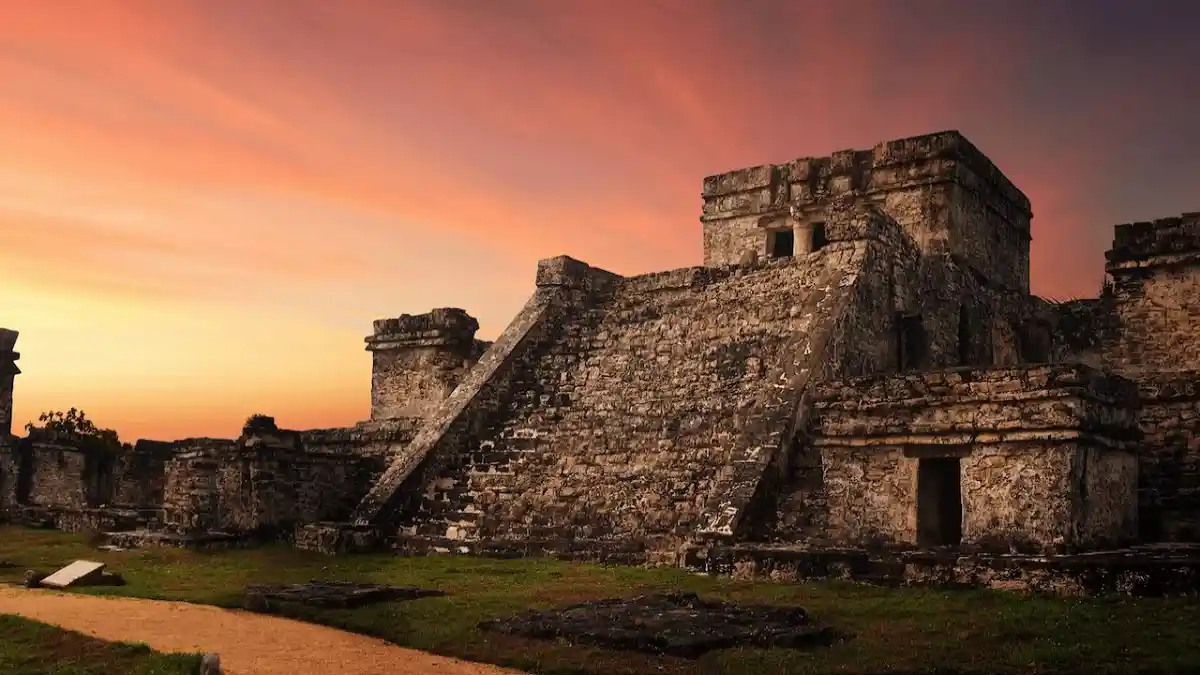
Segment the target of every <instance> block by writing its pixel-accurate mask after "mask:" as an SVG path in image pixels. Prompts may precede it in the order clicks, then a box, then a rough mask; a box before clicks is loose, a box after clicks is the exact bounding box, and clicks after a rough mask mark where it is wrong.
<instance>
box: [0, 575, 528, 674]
mask: <svg viewBox="0 0 1200 675" xmlns="http://www.w3.org/2000/svg"><path fill="white" fill-rule="evenodd" d="M0 614H16V615H19V616H23V617H26V618H28V619H33V620H35V621H41V622H43V623H48V624H53V625H56V626H61V627H62V628H66V629H69V630H73V631H76V632H79V633H83V634H85V635H91V636H94V637H97V638H100V639H103V640H109V641H114V642H143V643H146V644H148V645H150V647H151V648H153V649H155V650H156V651H160V652H216V653H217V654H218V655H219V656H220V657H221V672H222V673H231V674H232V675H296V674H297V673H304V674H305V675H326V674H328V675H335V674H336V675H397V674H398V673H404V674H412V675H432V674H434V673H436V674H438V675H502V674H504V675H512V674H513V673H516V672H518V671H513V670H506V669H503V668H499V667H496V666H490V665H485V664H480V663H471V662H469V661H461V660H458V659H452V658H448V657H444V656H435V655H433V654H427V653H425V652H421V651H417V650H414V649H404V648H403V647H397V646H395V645H391V644H388V643H386V642H383V641H381V640H376V639H374V638H369V637H365V636H362V635H355V634H354V633H347V632H345V631H340V630H337V629H334V628H328V627H325V626H317V625H314V624H308V623H303V622H300V621H292V620H290V619H283V618H279V617H273V616H266V615H262V614H254V613H251V612H241V611H235V610H228V609H220V608H217V607H207V606H204V605H191V604H187V603H182V602H163V601H159V600H140V599H134V598H101V597H95V596H89V595H76V594H72V593H62V592H57V591H49V590H27V589H23V588H0Z"/></svg>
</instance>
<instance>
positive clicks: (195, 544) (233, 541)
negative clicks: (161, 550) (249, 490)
mask: <svg viewBox="0 0 1200 675" xmlns="http://www.w3.org/2000/svg"><path fill="white" fill-rule="evenodd" d="M104 537H105V538H106V539H107V540H108V543H109V544H111V545H113V546H118V547H121V548H146V547H150V546H164V547H170V548H190V549H204V550H221V549H230V548H247V547H250V546H254V545H256V544H259V543H261V542H262V540H261V539H260V538H258V537H252V536H248V535H241V534H232V533H228V532H199V533H176V532H160V531H151V530H131V531H128V532H105V533H104Z"/></svg>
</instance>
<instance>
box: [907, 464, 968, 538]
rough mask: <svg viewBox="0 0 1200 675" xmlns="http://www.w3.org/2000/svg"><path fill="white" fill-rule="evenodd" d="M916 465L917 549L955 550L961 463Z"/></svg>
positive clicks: (959, 526)
mask: <svg viewBox="0 0 1200 675" xmlns="http://www.w3.org/2000/svg"><path fill="white" fill-rule="evenodd" d="M917 461H918V464H917V545H919V546H957V545H959V544H960V543H962V516H963V510H962V461H961V460H960V459H959V458H958V457H925V458H922V459H919V460H917Z"/></svg>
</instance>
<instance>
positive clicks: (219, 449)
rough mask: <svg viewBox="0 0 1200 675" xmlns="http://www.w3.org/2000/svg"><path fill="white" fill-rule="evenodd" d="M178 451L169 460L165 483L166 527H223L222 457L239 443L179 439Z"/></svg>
mask: <svg viewBox="0 0 1200 675" xmlns="http://www.w3.org/2000/svg"><path fill="white" fill-rule="evenodd" d="M178 448H179V450H178V452H177V453H176V455H175V456H174V457H172V458H171V459H170V460H168V461H167V462H166V466H165V472H166V476H165V478H164V486H163V504H162V506H163V518H162V522H163V525H164V527H166V529H168V530H172V531H178V532H204V531H210V530H218V529H220V508H219V504H220V489H221V486H220V483H219V481H218V474H219V471H220V468H221V459H222V457H223V456H224V455H226V454H229V453H232V452H233V450H234V449H235V448H236V442H235V441H231V440H223V439H189V440H186V441H179V443H178Z"/></svg>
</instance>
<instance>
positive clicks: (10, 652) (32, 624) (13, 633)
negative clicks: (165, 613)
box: [0, 614, 200, 675]
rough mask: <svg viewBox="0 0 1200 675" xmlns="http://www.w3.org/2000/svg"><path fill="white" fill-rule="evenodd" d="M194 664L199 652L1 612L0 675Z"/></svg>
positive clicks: (113, 674) (155, 673)
mask: <svg viewBox="0 0 1200 675" xmlns="http://www.w3.org/2000/svg"><path fill="white" fill-rule="evenodd" d="M199 668H200V656H199V655H198V654H159V653H156V652H154V651H152V650H151V649H150V648H149V647H147V646H146V645H144V644H127V643H122V642H105V641H103V640H97V639H96V638H93V637H88V636H87V635H83V634H81V633H76V632H73V631H68V630H63V629H61V628H57V627H55V626H50V625H47V624H44V623H38V622H37V621H30V620H28V619H23V618H21V617H17V616H11V615H8V614H0V673H4V675H193V674H194V673H196V672H197V671H198V670H199Z"/></svg>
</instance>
